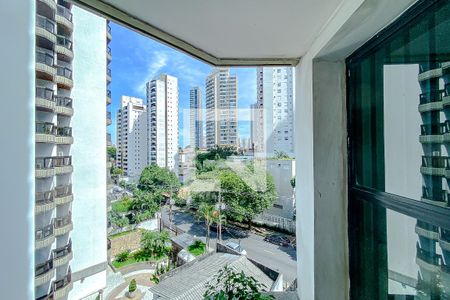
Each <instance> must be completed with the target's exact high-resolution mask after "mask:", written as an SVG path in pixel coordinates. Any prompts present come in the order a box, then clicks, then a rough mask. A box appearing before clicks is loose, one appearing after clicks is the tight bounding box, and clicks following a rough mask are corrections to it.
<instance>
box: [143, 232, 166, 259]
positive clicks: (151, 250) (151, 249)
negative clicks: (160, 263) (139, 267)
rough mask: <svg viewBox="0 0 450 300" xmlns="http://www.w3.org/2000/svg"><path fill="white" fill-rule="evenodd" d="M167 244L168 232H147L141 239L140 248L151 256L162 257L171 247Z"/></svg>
mask: <svg viewBox="0 0 450 300" xmlns="http://www.w3.org/2000/svg"><path fill="white" fill-rule="evenodd" d="M169 242H170V235H169V232H168V231H166V230H163V231H161V232H158V231H148V232H145V233H144V234H143V235H142V237H141V248H142V249H143V250H144V251H145V252H146V253H148V254H150V255H152V256H162V255H166V254H168V253H169V252H170V250H171V247H170V246H168V245H167V244H168V243H169Z"/></svg>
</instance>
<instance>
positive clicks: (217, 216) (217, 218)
mask: <svg viewBox="0 0 450 300" xmlns="http://www.w3.org/2000/svg"><path fill="white" fill-rule="evenodd" d="M226 222H227V218H226V217H225V215H224V214H221V213H220V212H219V211H218V210H215V211H213V213H212V217H211V224H213V223H216V224H217V241H220V240H221V239H222V232H219V229H220V230H222V228H220V227H222V226H223V225H224V224H225V223H226ZM219 224H220V226H219Z"/></svg>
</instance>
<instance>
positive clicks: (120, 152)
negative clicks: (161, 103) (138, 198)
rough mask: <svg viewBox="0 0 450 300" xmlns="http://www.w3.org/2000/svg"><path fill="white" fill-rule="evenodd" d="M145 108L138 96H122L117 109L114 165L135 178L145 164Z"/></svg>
mask: <svg viewBox="0 0 450 300" xmlns="http://www.w3.org/2000/svg"><path fill="white" fill-rule="evenodd" d="M146 112H147V109H146V107H145V105H144V101H143V100H142V99H140V98H134V97H129V96H122V99H121V101H120V108H119V110H118V111H117V119H116V120H117V160H116V165H117V167H119V168H122V169H123V171H124V174H126V175H127V176H129V177H131V178H133V179H136V178H138V177H139V176H140V174H141V172H142V170H143V169H144V168H145V166H146V165H147V113H146Z"/></svg>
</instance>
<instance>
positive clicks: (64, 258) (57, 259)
mask: <svg viewBox="0 0 450 300" xmlns="http://www.w3.org/2000/svg"><path fill="white" fill-rule="evenodd" d="M72 257H73V253H72V241H71V240H69V244H67V245H66V246H64V247H61V248H58V249H55V250H53V264H54V266H55V267H60V266H62V265H65V264H67V263H68V262H69V261H70V260H72Z"/></svg>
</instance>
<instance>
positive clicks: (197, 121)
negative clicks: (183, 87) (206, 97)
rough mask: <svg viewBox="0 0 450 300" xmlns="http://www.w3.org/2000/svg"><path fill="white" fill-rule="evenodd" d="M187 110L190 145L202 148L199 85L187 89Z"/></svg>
mask: <svg viewBox="0 0 450 300" xmlns="http://www.w3.org/2000/svg"><path fill="white" fill-rule="evenodd" d="M189 109H190V110H189V112H190V115H189V116H190V119H189V121H190V124H189V125H190V128H189V129H190V145H191V146H192V147H193V148H194V149H195V148H203V147H204V142H203V108H202V90H201V89H200V87H193V88H191V89H190V91H189Z"/></svg>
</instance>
